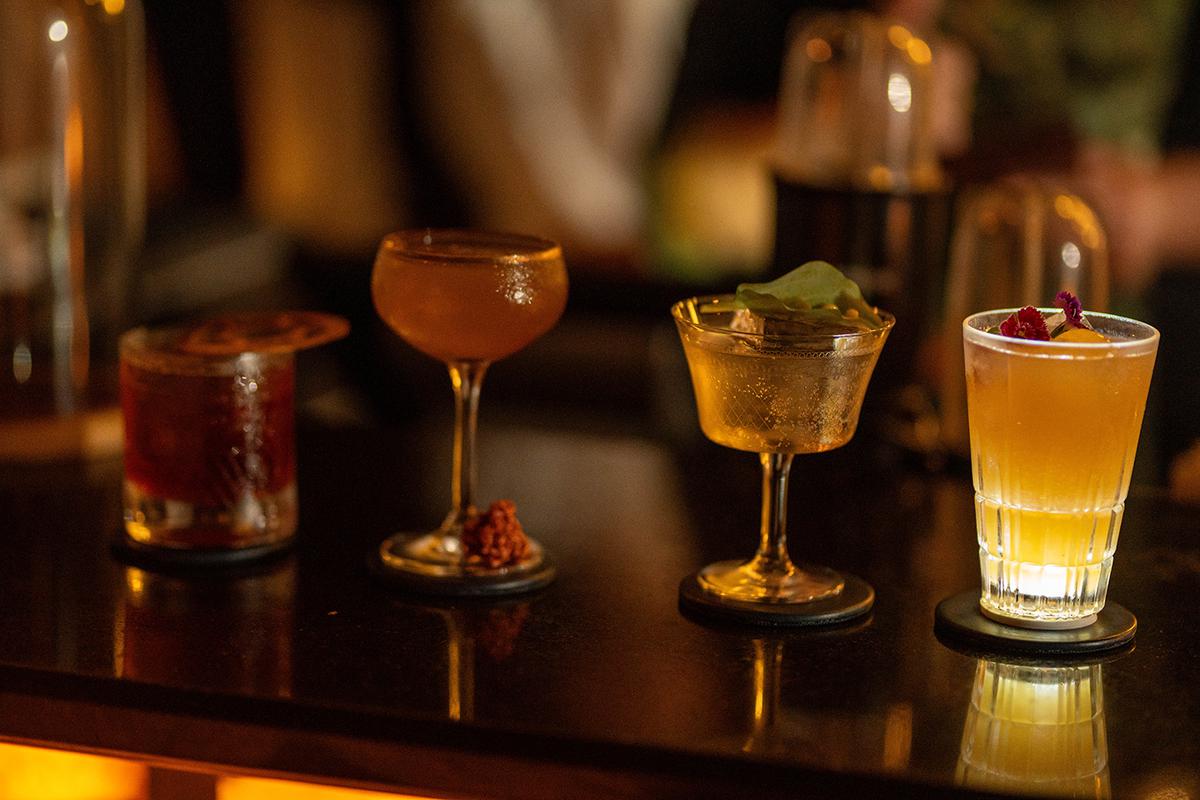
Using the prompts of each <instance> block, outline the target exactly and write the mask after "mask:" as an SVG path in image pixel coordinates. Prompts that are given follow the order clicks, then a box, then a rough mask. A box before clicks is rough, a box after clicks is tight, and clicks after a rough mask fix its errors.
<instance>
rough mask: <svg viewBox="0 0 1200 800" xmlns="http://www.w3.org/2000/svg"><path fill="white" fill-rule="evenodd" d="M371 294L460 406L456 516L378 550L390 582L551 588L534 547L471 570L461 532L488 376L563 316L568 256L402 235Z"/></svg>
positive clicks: (436, 233) (390, 247)
mask: <svg viewBox="0 0 1200 800" xmlns="http://www.w3.org/2000/svg"><path fill="white" fill-rule="evenodd" d="M371 294H372V296H373V298H374V300H375V308H376V310H377V311H378V312H379V315H380V316H381V317H382V318H383V320H384V322H386V323H387V325H388V327H390V328H391V329H392V330H393V331H395V332H396V333H397V334H398V335H399V336H400V337H401V338H402V339H404V340H405V341H406V342H408V343H409V344H410V345H412V346H413V347H415V348H416V349H417V350H420V351H421V352H422V353H425V354H426V355H429V356H432V357H433V358H436V359H439V360H441V361H443V362H445V363H446V366H447V367H448V368H449V370H450V381H451V384H452V385H453V387H454V397H455V415H454V465H453V474H452V478H451V482H450V494H451V504H452V507H451V509H450V513H449V514H447V516H446V518H445V520H444V521H443V522H442V524H441V525H440V526H439V527H438V528H437V529H435V530H433V531H429V532H422V533H397V534H395V535H394V536H392V537H390V538H388V539H386V540H385V541H384V542H383V543H382V544H381V545H380V548H379V564H380V565H381V566H382V568H383V570H384V572H385V574H387V575H389V576H391V577H393V578H396V579H398V580H400V581H401V582H402V583H405V584H407V585H408V586H409V587H410V588H414V589H418V590H423V591H430V592H436V593H443V594H499V593H507V592H513V591H524V590H528V589H531V588H535V587H536V586H540V585H543V584H545V583H547V582H549V580H550V579H551V578H552V577H553V569H552V567H551V566H550V564H549V561H548V560H547V558H546V556H545V553H544V552H543V550H542V548H541V546H540V545H539V544H538V543H537V542H535V541H533V540H532V539H530V540H529V546H528V548H527V549H526V553H525V555H524V556H523V557H522V558H521V560H520V561H518V562H517V563H514V564H507V565H504V566H499V567H488V566H486V565H485V564H480V563H471V562H469V561H468V559H467V558H466V556H467V554H466V552H465V548H464V545H463V541H462V532H463V525H464V523H466V522H467V521H468V520H469V519H470V518H471V516H472V515H473V514H474V513H475V507H474V499H475V424H476V416H477V412H478V408H479V391H480V386H481V384H482V382H483V376H484V373H485V372H486V371H487V368H488V366H489V365H490V364H491V363H492V362H493V361H496V360H498V359H501V358H504V357H505V356H509V355H512V354H513V353H515V352H517V351H518V350H520V349H521V348H523V347H525V346H526V345H528V344H529V343H530V342H532V341H534V340H535V339H537V338H538V337H539V336H541V335H542V334H544V333H546V331H548V330H550V329H551V328H552V327H554V325H555V323H556V322H557V321H558V318H559V317H560V316H561V315H562V312H563V309H564V307H565V306H566V302H567V270H566V266H565V265H564V263H563V256H562V249H561V248H560V247H559V246H558V245H557V244H556V243H554V242H551V241H546V240H544V239H539V238H536V237H532V236H523V235H518V234H506V233H487V232H481V231H469V230H431V229H418V230H411V231H400V232H397V233H392V234H389V235H388V236H386V237H385V238H384V239H383V242H382V243H381V244H380V246H379V252H378V254H377V256H376V259H375V268H374V272H373V273H372V277H371Z"/></svg>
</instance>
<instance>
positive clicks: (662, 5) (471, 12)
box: [414, 0, 692, 268]
mask: <svg viewBox="0 0 1200 800" xmlns="http://www.w3.org/2000/svg"><path fill="white" fill-rule="evenodd" d="M691 6H692V3H691V0H578V1H577V2H570V3H562V2H553V0H514V1H513V2H503V3H496V2H491V0H445V1H444V2H437V3H425V4H422V5H421V6H419V9H420V13H419V14H417V15H416V17H415V33H414V36H415V46H416V53H415V57H416V61H417V65H418V70H419V73H420V74H419V82H418V85H419V86H420V87H421V91H420V103H421V105H422V107H423V111H424V116H425V126H426V131H427V135H428V137H429V139H430V141H431V143H432V145H433V149H435V150H436V151H437V155H438V156H439V157H440V159H441V160H442V162H443V163H444V164H445V165H446V167H447V169H448V171H449V173H450V177H451V178H452V179H453V180H454V181H455V182H456V183H457V185H458V187H459V190H460V192H461V193H462V195H463V197H464V198H465V201H466V204H467V206H468V208H469V211H470V213H471V216H472V217H473V219H474V220H475V222H476V223H477V224H478V225H480V226H482V227H485V228H494V229H500V230H523V231H536V232H538V233H539V234H540V235H544V236H549V237H551V238H554V239H557V240H559V241H561V242H562V243H563V245H564V249H565V250H566V251H567V252H569V253H570V254H571V259H572V264H573V266H574V265H575V264H583V263H587V262H606V265H607V266H609V267H610V268H611V267H612V266H613V265H621V264H626V265H632V264H634V263H636V262H637V261H639V260H640V259H642V258H644V256H645V252H644V250H645V248H644V242H645V235H646V217H647V199H646V193H645V187H644V183H645V179H644V175H643V172H644V170H645V166H646V162H647V158H648V156H649V153H650V149H651V147H652V145H653V144H654V143H655V141H656V140H657V137H658V135H659V130H660V128H661V126H662V124H663V121H664V118H665V112H666V108H667V103H668V101H669V99H670V95H671V91H672V89H673V85H674V79H675V73H676V69H677V66H678V62H679V59H680V58H681V56H682V53H683V45H684V35H685V33H686V28H687V21H688V18H689V15H690V12H691Z"/></svg>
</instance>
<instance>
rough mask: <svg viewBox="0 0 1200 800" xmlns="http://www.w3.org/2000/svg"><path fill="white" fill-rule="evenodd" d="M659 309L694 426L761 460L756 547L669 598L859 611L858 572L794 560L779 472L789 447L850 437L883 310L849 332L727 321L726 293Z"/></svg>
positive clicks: (778, 615) (712, 604) (831, 444)
mask: <svg viewBox="0 0 1200 800" xmlns="http://www.w3.org/2000/svg"><path fill="white" fill-rule="evenodd" d="M671 315H672V317H673V318H674V320H675V326H676V328H677V329H678V331H679V336H680V339H681V340H682V341H683V350H684V354H685V355H686V356H687V361H688V368H689V370H690V372H691V376H692V387H693V389H694V390H695V394H696V407H697V410H698V412H699V416H700V427H701V429H702V430H703V431H704V435H705V436H707V437H708V438H709V439H711V440H712V441H714V442H716V443H717V444H720V445H724V446H725V447H732V448H734V449H736V450H746V451H749V452H753V453H758V454H759V458H760V460H761V461H762V467H763V479H762V522H761V528H760V534H759V546H758V552H757V553H755V555H754V557H753V558H751V559H750V560H749V561H745V562H742V561H721V562H717V563H715V564H710V565H708V566H707V567H704V568H703V569H701V570H700V571H699V572H698V573H695V574H694V575H691V576H688V577H687V578H685V579H684V580H683V582H682V583H681V584H680V599H681V601H682V602H683V604H684V605H685V607H689V608H691V609H693V610H695V611H699V612H701V613H709V614H715V615H717V616H723V617H731V618H734V619H737V620H740V621H745V622H752V623H767V624H776V625H812V624H824V623H833V622H841V621H844V620H849V619H852V618H854V617H856V616H859V615H861V614H865V613H866V612H867V611H869V610H870V609H871V606H872V604H873V603H874V598H875V592H874V590H873V589H872V588H871V587H870V586H869V585H868V584H867V583H866V582H864V581H862V580H861V579H859V578H856V577H854V576H852V575H845V574H841V573H838V572H835V571H834V570H832V569H829V568H828V567H821V566H809V565H805V566H798V565H796V564H794V563H792V560H791V558H790V557H789V556H788V550H787V537H786V527H787V525H786V523H787V519H786V516H787V489H788V474H789V472H790V470H791V466H792V459H793V457H794V456H795V454H797V453H820V452H824V451H826V450H832V449H834V448H835V447H841V446H842V445H844V444H845V443H846V442H848V441H850V438H851V437H852V436H853V435H854V431H855V429H856V427H857V426H858V415H859V410H860V409H861V407H862V401H863V396H864V395H865V394H866V391H867V383H868V381H869V380H870V377H871V372H872V370H874V368H875V362H876V361H877V360H878V358H879V353H880V351H881V350H882V349H883V344H884V341H885V340H886V339H887V336H888V333H889V332H890V331H891V329H892V326H893V324H894V323H895V319H894V318H893V317H892V316H891V315H890V314H888V313H886V312H879V316H880V318H881V319H882V320H883V325H882V327H879V328H877V329H872V330H860V331H853V332H829V333H825V332H814V331H806V332H802V333H770V332H766V333H752V332H747V331H745V330H740V329H739V325H738V319H739V315H738V313H737V307H736V304H735V301H734V296H733V295H718V296H715V297H693V298H691V299H688V300H682V301H680V302H678V303H676V304H675V305H674V306H672V308H671Z"/></svg>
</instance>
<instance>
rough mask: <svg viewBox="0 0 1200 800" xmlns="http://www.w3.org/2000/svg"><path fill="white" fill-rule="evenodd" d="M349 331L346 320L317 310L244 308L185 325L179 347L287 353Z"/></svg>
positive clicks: (195, 351) (215, 352) (203, 352)
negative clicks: (249, 309)
mask: <svg viewBox="0 0 1200 800" xmlns="http://www.w3.org/2000/svg"><path fill="white" fill-rule="evenodd" d="M349 332H350V323H349V322H347V321H346V320H345V319H343V318H342V317H339V316H337V315H335V314H325V313H322V312H320V311H243V312H235V313H231V314H223V315H221V316H219V317H213V318H211V319H206V320H203V321H202V322H198V323H196V324H195V325H194V326H191V327H189V328H187V329H186V330H185V332H184V333H183V336H182V337H181V338H180V340H179V344H178V350H179V352H181V353H187V354H192V355H198V356H232V355H237V354H238V353H290V352H293V351H296V350H304V349H306V348H309V347H316V346H317V345H320V344H325V343H326V342H332V341H334V340H336V339H341V338H342V337H343V336H345V335H346V334H347V333H349Z"/></svg>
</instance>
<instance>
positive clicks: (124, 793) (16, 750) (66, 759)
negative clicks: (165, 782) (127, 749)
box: [0, 744, 149, 800]
mask: <svg viewBox="0 0 1200 800" xmlns="http://www.w3.org/2000/svg"><path fill="white" fill-rule="evenodd" d="M148 773H149V770H148V768H147V767H146V765H145V764H138V763H136V762H133V761H124V760H121V759H116V758H104V757H102V756H93V755H86V754H84V753H67V752H63V751H60V750H49V749H46V748H43V747H25V746H23V745H16V744H0V798H4V800H147V798H149V789H148Z"/></svg>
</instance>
